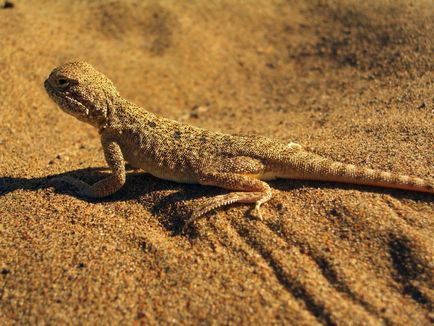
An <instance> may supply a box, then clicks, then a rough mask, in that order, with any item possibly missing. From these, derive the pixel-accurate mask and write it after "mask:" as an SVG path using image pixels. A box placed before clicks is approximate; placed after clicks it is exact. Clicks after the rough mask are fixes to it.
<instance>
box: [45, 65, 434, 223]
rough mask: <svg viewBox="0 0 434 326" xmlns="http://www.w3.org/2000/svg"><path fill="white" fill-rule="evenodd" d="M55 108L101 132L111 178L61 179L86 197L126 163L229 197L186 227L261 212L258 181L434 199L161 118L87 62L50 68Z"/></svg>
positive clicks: (274, 146) (355, 170)
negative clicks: (249, 210) (337, 185)
mask: <svg viewBox="0 0 434 326" xmlns="http://www.w3.org/2000/svg"><path fill="white" fill-rule="evenodd" d="M44 85H45V88H46V90H47V92H48V94H49V95H50V97H51V98H52V99H53V100H54V101H55V102H56V103H57V104H58V105H59V107H60V108H61V109H62V110H63V111H65V112H66V113H68V114H71V115H73V116H74V117H76V118H77V119H79V120H81V121H84V122H87V123H89V124H91V125H93V126H94V127H96V128H98V130H99V134H100V135H101V144H102V147H103V149H104V154H105V158H106V161H107V163H108V165H109V167H110V168H111V170H112V174H111V175H110V176H109V177H107V178H106V179H103V180H101V181H99V182H97V183H95V184H93V185H89V184H87V183H85V182H83V181H80V180H78V179H74V178H65V177H64V178H62V180H63V181H66V182H68V183H70V184H72V185H74V186H75V187H76V188H77V189H78V193H79V194H81V195H83V196H87V197H105V196H109V195H111V194H113V193H115V192H116V191H118V190H119V189H120V188H121V187H122V186H123V185H124V183H125V163H126V162H128V163H129V164H131V165H132V166H134V167H136V168H140V169H142V170H144V171H145V172H148V173H150V174H152V175H154V176H156V177H158V178H162V179H166V180H172V181H176V182H184V183H198V184H202V185H212V186H217V187H221V188H225V189H230V190H234V192H231V193H228V194H225V195H220V196H216V197H214V198H211V199H210V200H208V201H207V202H206V203H205V204H203V205H202V206H200V207H197V208H196V210H195V211H194V212H193V215H192V216H191V218H190V220H189V221H188V222H187V224H189V223H191V222H192V221H194V220H195V219H197V218H198V217H200V216H202V215H203V214H206V213H207V212H209V211H210V210H212V209H215V208H217V207H221V206H224V205H228V204H231V203H235V202H238V203H255V204H256V206H255V210H256V213H257V215H258V216H259V217H260V216H261V215H260V211H259V208H260V206H261V205H262V204H263V203H265V202H267V201H268V200H270V198H271V197H272V194H271V188H270V186H269V185H268V184H267V183H266V182H264V181H263V180H271V179H275V178H288V179H303V180H323V181H335V182H344V183H353V184H363V185H370V186H379V187H387V188H396V189H406V190H412V191H420V192H427V193H434V183H433V182H432V181H427V180H423V179H421V178H417V177H409V176H405V175H398V174H392V173H389V172H383V171H377V170H372V169H367V168H361V167H356V166H354V165H351V164H343V163H339V162H335V161H332V160H329V159H327V158H323V157H321V156H319V155H316V154H313V153H310V152H308V151H305V150H303V149H302V147H301V146H300V145H298V144H294V143H290V144H284V143H279V142H277V141H275V140H271V139H268V138H265V137H241V136H232V135H227V134H222V133H217V132H211V131H208V130H205V129H202V128H197V127H193V126H189V125H185V124H181V123H179V122H177V121H173V120H169V119H165V118H160V117H157V116H155V115H154V114H152V113H150V112H148V111H146V110H144V109H142V108H140V107H138V106H137V105H135V104H133V103H131V102H128V101H127V100H125V99H123V98H122V97H121V96H120V95H119V93H118V91H117V90H116V88H115V86H114V85H113V84H112V82H111V81H110V80H109V79H108V78H107V77H105V76H104V75H103V74H101V73H99V72H98V71H97V70H95V69H94V68H93V67H92V66H91V65H89V64H88V63H85V62H72V63H67V64H65V65H62V66H60V67H58V68H55V69H54V70H53V71H52V72H51V74H50V76H49V77H48V79H47V80H46V81H45V83H44Z"/></svg>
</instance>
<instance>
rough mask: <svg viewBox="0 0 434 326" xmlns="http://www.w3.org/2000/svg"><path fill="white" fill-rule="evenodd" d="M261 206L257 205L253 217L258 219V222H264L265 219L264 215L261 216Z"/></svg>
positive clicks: (258, 203)
mask: <svg viewBox="0 0 434 326" xmlns="http://www.w3.org/2000/svg"><path fill="white" fill-rule="evenodd" d="M261 204H262V203H261V202H257V203H256V205H255V208H254V210H253V212H252V215H253V216H254V217H256V218H257V219H258V220H260V221H263V220H264V218H263V217H262V214H261Z"/></svg>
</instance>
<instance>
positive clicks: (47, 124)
mask: <svg viewBox="0 0 434 326" xmlns="http://www.w3.org/2000/svg"><path fill="white" fill-rule="evenodd" d="M12 3H13V4H14V6H12V8H5V9H3V8H2V9H0V23H1V28H0V324H2V325H9V324H13V323H14V322H18V323H20V324H28V323H32V324H33V323H40V324H52V325H60V324H93V325H95V324H125V325H132V324H141V323H143V324H157V323H166V324H172V323H173V324H175V323H182V324H193V323H202V324H286V325H289V324H298V325H318V324H325V325H349V324H354V325H361V324H364V325H429V324H430V323H432V322H433V321H434V314H433V313H432V305H433V302H434V290H433V270H434V269H433V267H434V266H433V254H434V239H433V233H434V232H433V231H434V218H433V209H434V203H433V196H432V195H426V194H418V193H411V192H406V191H398V190H396V191H395V190H384V189H377V188H373V187H362V186H352V185H338V184H334V183H326V182H311V181H306V182H302V181H288V180H278V181H273V182H271V185H272V187H273V189H274V197H273V199H272V200H271V201H270V202H269V203H267V204H266V205H264V206H263V211H262V212H263V215H264V216H266V220H264V221H262V222H261V221H257V220H255V219H254V218H252V217H250V215H249V211H250V208H251V207H250V206H249V205H234V206H230V207H226V208H224V209H219V210H218V211H215V212H213V213H211V214H209V215H208V216H207V217H206V218H204V219H201V220H200V221H198V222H197V223H196V224H195V225H194V227H193V228H192V229H191V230H190V231H189V232H188V234H186V235H180V234H179V230H180V227H182V225H183V221H184V219H185V218H186V216H188V210H187V209H186V207H187V206H186V205H185V203H186V202H187V203H191V202H192V201H194V200H201V198H203V197H205V196H212V195H216V194H220V193H223V192H224V191H223V190H219V189H215V188H211V187H202V186H196V185H183V184H176V183H172V182H168V181H162V180H158V179H156V178H154V177H152V176H149V175H146V174H140V173H137V172H135V171H132V172H131V173H129V175H128V177H127V184H126V186H125V187H124V188H123V189H122V190H121V191H119V192H118V193H117V194H116V195H114V196H112V197H110V198H107V199H105V200H95V201H88V200H84V199H81V198H78V197H76V196H75V195H74V193H73V191H72V189H71V188H70V187H68V186H66V185H63V186H56V187H53V186H51V185H50V184H49V182H48V179H49V177H52V176H56V175H70V176H75V177H79V178H81V179H82V180H85V181H87V182H90V183H93V182H95V181H97V180H99V179H101V178H102V177H104V175H106V174H107V173H108V171H107V170H106V169H105V167H106V164H105V162H104V158H103V153H102V150H101V147H100V144H99V138H98V134H97V132H96V130H94V129H93V128H92V127H90V126H88V125H85V124H83V123H81V122H79V121H78V120H76V119H74V118H73V117H70V116H67V115H66V114H65V113H63V112H61V111H60V110H59V109H58V108H57V107H56V105H55V104H54V103H53V102H52V101H50V99H49V98H48V96H47V95H46V94H45V91H44V90H43V87H42V83H43V81H44V79H45V78H46V76H47V75H48V73H49V72H50V71H51V69H52V68H53V67H55V66H58V65H59V64H62V63H65V62H68V61H71V60H77V59H80V60H85V61H88V62H90V63H92V64H93V65H95V66H96V67H97V69H98V70H100V71H102V72H104V73H105V74H106V75H107V76H108V77H109V78H111V79H112V80H113V81H114V83H115V84H116V85H117V87H118V89H119V91H120V93H121V94H122V95H123V96H124V97H126V98H128V99H130V100H132V101H133V102H135V103H137V104H139V105H141V106H143V107H145V108H147V109H149V110H150V111H152V112H154V113H157V114H160V115H163V116H165V117H169V118H173V119H179V120H183V121H185V122H187V123H190V124H193V125H196V126H201V127H205V128H209V129H212V130H216V131H223V132H228V133H242V134H260V135H265V136H270V137H274V138H276V139H280V140H283V141H286V142H289V141H294V142H298V143H300V144H302V145H303V146H305V147H307V148H309V149H310V150H312V151H313V152H316V153H319V154H322V155H324V156H327V157H330V158H333V159H335V160H340V161H342V162H346V163H353V164H359V165H364V166H367V167H370V168H378V169H384V170H389V171H393V172H398V173H403V174H411V175H416V176H420V177H424V178H433V177H434V170H433V166H434V155H433V154H434V153H433V139H434V129H433V122H434V121H433V104H434V103H433V101H434V99H433V94H434V86H433V81H434V73H433V57H432V54H433V42H432V40H433V39H434V35H433V30H434V26H433V22H434V7H433V4H432V1H428V0H427V1H415V2H413V3H412V4H411V5H409V4H408V1H355V0H354V1H351V0H339V1H331V0H330V1H315V0H309V1H270V0H257V1H235V0H232V1H229V0H228V1H205V0H204V1H199V0H196V1H158V2H157V1H122V2H121V1H36V0H26V1H24V0H23V1H18V0H17V1H12ZM9 7H11V6H9ZM183 203H184V204H183Z"/></svg>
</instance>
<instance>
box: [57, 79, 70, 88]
mask: <svg viewBox="0 0 434 326" xmlns="http://www.w3.org/2000/svg"><path fill="white" fill-rule="evenodd" d="M57 84H58V85H59V86H60V87H61V88H66V87H68V85H69V82H68V80H66V79H65V78H59V79H58V80H57Z"/></svg>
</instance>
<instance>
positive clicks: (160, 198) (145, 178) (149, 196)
mask: <svg viewBox="0 0 434 326" xmlns="http://www.w3.org/2000/svg"><path fill="white" fill-rule="evenodd" d="M109 174H110V171H109V169H108V168H85V169H78V170H73V171H69V172H65V173H60V174H54V175H49V176H45V177H40V178H14V177H0V196H4V195H5V194H7V193H9V192H12V191H15V190H18V189H24V190H32V191H37V190H40V189H46V188H53V189H54V191H55V192H56V193H59V194H67V195H69V196H73V197H76V198H79V199H80V200H84V201H86V202H89V203H100V202H114V201H128V200H135V201H137V202H139V203H140V204H142V205H143V206H144V207H145V208H146V209H148V210H149V211H150V212H151V213H152V214H154V215H155V216H156V217H157V218H158V219H159V221H160V223H161V224H162V225H163V226H164V227H165V228H166V229H167V230H168V231H169V232H171V233H172V234H179V233H180V231H181V230H182V227H183V226H184V223H185V221H186V220H187V219H188V218H189V217H190V216H191V214H192V212H193V210H194V208H195V207H197V205H198V204H200V203H201V201H202V200H206V199H207V198H210V197H214V196H217V195H219V194H222V193H227V192H228V190H225V189H220V188H215V187H209V186H207V187H204V186H201V185H192V184H178V183H174V182H170V181H165V180H161V179H158V178H155V177H153V176H151V175H149V174H146V173H143V172H135V171H131V170H129V171H128V173H127V182H126V185H125V186H124V187H122V188H121V189H120V190H119V191H118V192H116V193H115V194H113V195H111V196H108V197H105V198H100V199H90V198H84V197H80V196H78V195H77V194H76V193H75V192H74V188H73V187H72V186H70V185H68V184H63V183H59V182H56V183H53V182H51V179H54V178H58V177H63V176H68V177H74V178H78V179H80V180H83V181H85V182H87V183H89V184H93V183H95V182H97V181H99V180H101V179H103V178H104V177H107V176H108V175H109ZM270 185H271V187H272V188H274V189H277V190H280V191H291V190H294V189H297V188H302V187H305V186H309V185H311V186H315V187H317V188H320V189H324V188H326V189H334V188H338V189H349V190H350V189H357V190H359V191H363V192H376V193H381V194H390V195H392V196H393V197H395V198H397V199H412V200H418V201H423V202H432V197H431V195H429V194H422V193H417V192H411V191H404V190H396V189H386V188H377V187H369V186H361V185H354V184H342V183H332V182H330V183H329V182H319V181H304V180H303V181H299V180H285V179H278V180H275V181H271V182H270ZM196 233H197V232H196V231H195V229H194V228H191V229H190V230H189V236H190V237H195V234H196Z"/></svg>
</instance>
